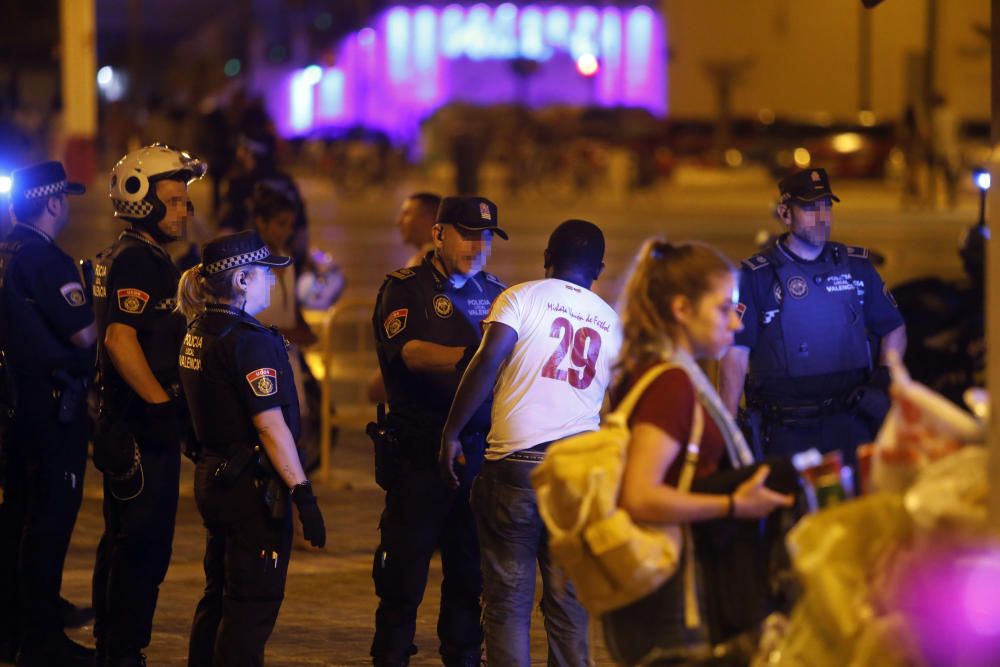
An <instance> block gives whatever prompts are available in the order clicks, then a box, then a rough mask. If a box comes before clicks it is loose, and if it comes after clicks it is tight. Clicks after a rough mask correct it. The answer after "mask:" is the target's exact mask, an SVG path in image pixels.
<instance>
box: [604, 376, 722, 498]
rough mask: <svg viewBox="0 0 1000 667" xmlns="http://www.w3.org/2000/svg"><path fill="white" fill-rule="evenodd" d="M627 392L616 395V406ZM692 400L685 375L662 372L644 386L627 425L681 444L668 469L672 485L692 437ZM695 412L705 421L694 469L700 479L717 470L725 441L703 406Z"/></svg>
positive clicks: (689, 384)
mask: <svg viewBox="0 0 1000 667" xmlns="http://www.w3.org/2000/svg"><path fill="white" fill-rule="evenodd" d="M651 367H652V365H650V366H647V367H645V368H642V369H641V371H640V372H639V373H638V374H637V376H636V377H642V373H645V372H646V370H647V369H648V368H651ZM633 384H634V381H631V380H630V381H629V383H628V385H627V386H628V387H631V386H632V385H633ZM627 391H628V390H627V389H626V390H625V391H624V392H622V391H619V392H616V393H618V394H619V396H617V397H616V400H615V404H616V405H617V403H618V402H619V401H620V400H621V398H623V397H624V396H625V393H626V392H627ZM695 400H696V394H695V389H694V385H693V384H691V380H690V379H688V376H687V373H685V372H684V371H683V370H682V369H680V368H671V369H669V370H667V371H664V372H663V373H661V374H660V376H659V377H657V378H656V379H655V380H653V382H652V383H650V385H649V386H648V387H646V391H645V392H643V394H642V396H641V397H640V398H639V401H638V402H637V403H636V404H635V409H634V410H633V411H632V416H631V418H630V419H629V422H628V423H629V428H635V425H636V424H640V423H647V424H652V425H653V426H656V427H657V428H659V429H660V430H662V431H664V432H665V433H667V434H668V435H670V437H672V438H673V439H674V440H676V441H677V442H679V443H680V444H681V451H680V452H679V453H678V455H677V457H676V458H675V459H674V460H673V462H672V463H671V464H670V467H669V468H668V469H667V475H666V479H665V481H666V482H667V484H670V485H671V486H677V482H678V481H679V480H680V476H681V469H682V468H683V467H684V455H683V452H684V448H685V447H686V446H687V443H688V439H689V438H690V436H691V427H692V423H691V422H692V419H693V417H694V404H695ZM698 409H699V410H701V414H702V416H703V417H704V419H705V429H704V432H703V434H702V437H701V448H700V453H699V455H698V465H697V467H696V468H695V478H698V479H700V478H702V477H707V476H708V475H711V474H712V473H714V472H715V471H716V470H717V469H718V467H719V461H720V460H721V459H722V454H723V452H725V449H726V442H725V440H724V439H723V437H722V432H721V431H720V430H719V427H718V425H716V423H715V421H714V420H713V419H712V418H711V416H710V415H709V414H708V413H707V412H706V411H705V408H704V406H702V405H700V404H699V406H698Z"/></svg>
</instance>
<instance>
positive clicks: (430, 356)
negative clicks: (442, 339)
mask: <svg viewBox="0 0 1000 667" xmlns="http://www.w3.org/2000/svg"><path fill="white" fill-rule="evenodd" d="M464 354H465V348H464V347H452V346H451V345H439V344H438V343H431V342H430V341H426V340H411V341H407V343H406V344H405V345H403V350H402V353H401V356H402V359H403V363H404V364H405V365H406V368H407V369H409V370H411V371H413V372H415V373H454V372H455V366H456V365H457V364H458V362H459V361H461V360H462V356H463V355H464Z"/></svg>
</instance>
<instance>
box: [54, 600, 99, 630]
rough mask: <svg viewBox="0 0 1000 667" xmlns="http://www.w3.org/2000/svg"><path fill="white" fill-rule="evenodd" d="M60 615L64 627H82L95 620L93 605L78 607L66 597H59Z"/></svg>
mask: <svg viewBox="0 0 1000 667" xmlns="http://www.w3.org/2000/svg"><path fill="white" fill-rule="evenodd" d="M59 616H60V618H62V624H63V627H64V628H82V627H83V626H85V625H89V624H91V623H93V622H94V608H93V607H77V606H76V605H75V604H73V603H72V602H70V601H69V600H67V599H66V598H64V597H60V598H59Z"/></svg>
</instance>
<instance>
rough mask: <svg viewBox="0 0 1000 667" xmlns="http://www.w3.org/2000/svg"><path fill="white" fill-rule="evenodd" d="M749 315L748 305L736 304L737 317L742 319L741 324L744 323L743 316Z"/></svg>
mask: <svg viewBox="0 0 1000 667" xmlns="http://www.w3.org/2000/svg"><path fill="white" fill-rule="evenodd" d="M746 314H747V305H746V304H745V303H738V304H736V315H737V316H738V317H739V318H740V322H742V321H743V316H744V315H746Z"/></svg>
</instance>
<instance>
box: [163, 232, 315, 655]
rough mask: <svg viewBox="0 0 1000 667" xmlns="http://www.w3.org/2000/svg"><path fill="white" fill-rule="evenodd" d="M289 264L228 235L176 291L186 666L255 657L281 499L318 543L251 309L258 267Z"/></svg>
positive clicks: (276, 583)
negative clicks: (187, 470) (195, 577)
mask: <svg viewBox="0 0 1000 667" xmlns="http://www.w3.org/2000/svg"><path fill="white" fill-rule="evenodd" d="M290 261H291V260H290V259H289V258H288V257H281V256H278V255H272V254H271V252H270V250H268V247H267V246H266V245H265V244H264V242H263V241H261V240H260V237H258V236H257V234H256V233H255V232H251V231H246V232H240V233H238V234H232V235H229V236H224V237H221V238H219V239H216V240H214V241H211V242H209V243H207V244H205V246H204V248H203V250H202V263H201V264H200V265H198V266H196V267H194V268H192V269H189V270H188V271H187V272H185V274H184V276H183V277H182V278H181V283H180V287H179V289H178V295H177V296H178V309H179V310H180V311H181V312H182V313H183V314H184V315H185V317H187V318H188V320H189V321H190V324H189V325H188V330H187V334H186V335H185V337H184V344H183V346H182V347H181V350H180V358H179V361H180V373H181V381H182V383H183V385H184V392H185V396H186V398H187V402H188V407H189V408H190V411H191V418H192V421H193V422H194V430H195V433H196V434H197V437H198V441H199V443H200V445H201V448H202V451H201V455H200V457H199V460H198V464H197V468H196V471H195V500H196V502H197V504H198V510H199V511H200V512H201V515H202V517H203V519H204V521H205V527H206V528H208V544H207V547H206V553H205V578H206V585H205V594H204V596H203V597H202V599H201V602H199V603H198V608H197V611H196V612H195V617H194V626H193V627H192V630H191V643H190V652H189V658H188V664H189V665H191V666H192V667H194V666H200V665H217V666H218V665H232V666H239V667H249V666H253V665H263V664H264V643H265V642H266V641H267V638H268V636H269V635H270V634H271V630H272V628H273V627H274V622H275V620H276V619H277V617H278V609H279V608H280V607H281V600H282V597H283V596H284V590H285V576H286V574H287V572H288V557H289V554H290V548H291V536H292V524H291V521H292V519H291V512H290V510H289V505H288V502H287V500H288V498H289V496H290V497H291V500H292V502H294V503H295V504H296V506H297V507H298V509H299V514H300V516H301V519H302V527H303V533H304V535H305V537H306V539H307V540H309V541H310V542H311V543H312V544H313V545H314V546H317V547H322V546H323V545H324V544H325V543H326V527H325V526H324V523H323V515H322V514H321V513H320V510H319V506H318V505H317V503H316V496H315V495H313V492H312V487H311V486H310V485H309V482H308V481H307V480H306V476H305V473H303V471H302V466H301V464H300V463H299V458H298V454H297V453H296V450H295V439H296V438H297V437H298V435H299V403H298V398H297V396H296V392H295V383H294V382H293V381H292V369H291V366H290V365H289V363H288V353H287V350H286V345H285V340H284V338H283V337H282V336H281V334H279V333H278V332H277V331H276V330H274V329H269V328H267V327H265V326H263V325H262V324H260V323H259V322H258V321H257V320H256V319H254V317H253V316H254V315H255V314H256V313H259V312H260V311H261V310H263V309H264V308H266V307H267V305H268V303H269V301H270V291H271V287H272V286H273V284H274V277H273V276H272V275H271V271H270V268H271V267H278V266H287V265H288V263H289V262H290ZM223 600H225V602H224V603H223Z"/></svg>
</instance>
